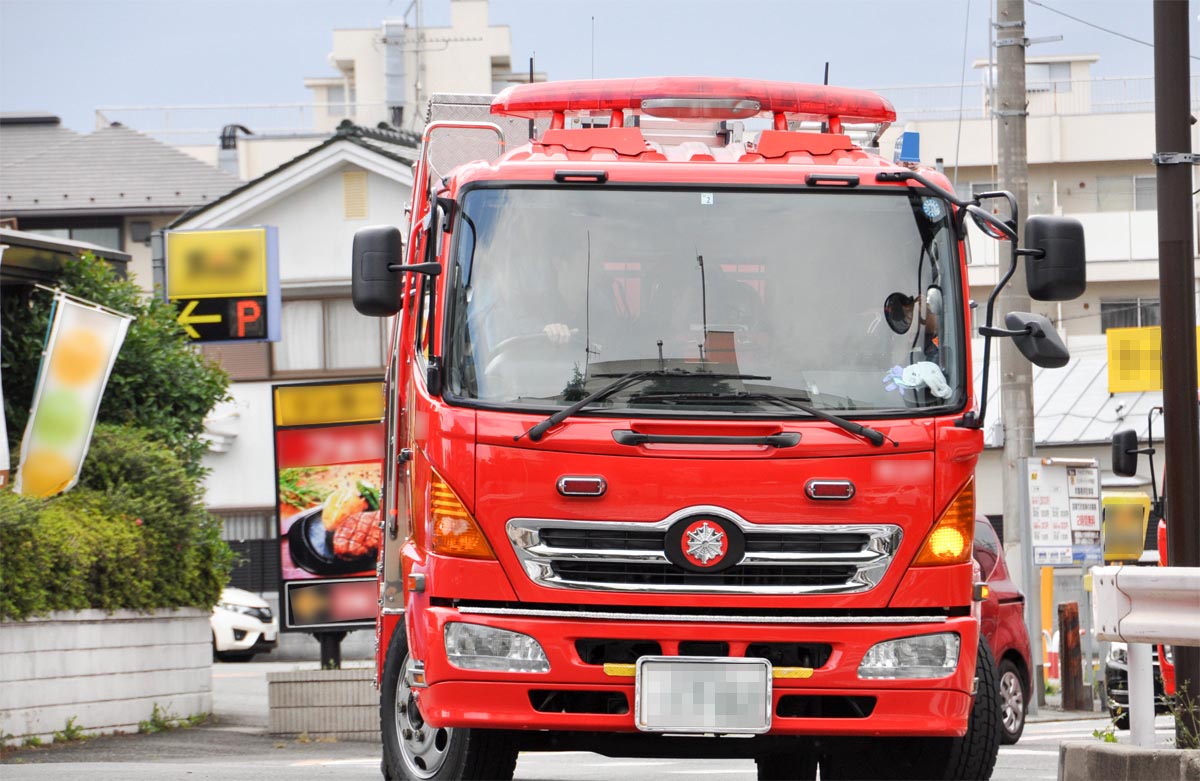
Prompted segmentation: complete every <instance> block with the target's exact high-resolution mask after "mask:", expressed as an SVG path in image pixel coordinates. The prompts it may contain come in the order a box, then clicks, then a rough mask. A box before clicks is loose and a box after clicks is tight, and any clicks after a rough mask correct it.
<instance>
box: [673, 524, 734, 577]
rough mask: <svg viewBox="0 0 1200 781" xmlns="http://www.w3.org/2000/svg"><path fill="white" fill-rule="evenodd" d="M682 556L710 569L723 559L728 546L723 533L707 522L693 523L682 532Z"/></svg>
mask: <svg viewBox="0 0 1200 781" xmlns="http://www.w3.org/2000/svg"><path fill="white" fill-rule="evenodd" d="M683 536H684V539H683V543H684V546H685V547H684V556H685V557H687V558H688V559H690V560H691V561H692V562H693V563H695V564H699V565H700V566H702V567H710V566H712V565H714V564H716V563H717V562H719V561H720V560H721V559H723V558H725V554H726V552H727V551H728V550H729V544H728V542H727V541H726V539H725V532H723V531H721V530H720V528H719V527H716V526H713V525H712V524H710V523H709V522H708V521H698V522H696V523H693V524H692V525H691V526H689V527H688V528H687V529H686V530H685V531H684V535H683Z"/></svg>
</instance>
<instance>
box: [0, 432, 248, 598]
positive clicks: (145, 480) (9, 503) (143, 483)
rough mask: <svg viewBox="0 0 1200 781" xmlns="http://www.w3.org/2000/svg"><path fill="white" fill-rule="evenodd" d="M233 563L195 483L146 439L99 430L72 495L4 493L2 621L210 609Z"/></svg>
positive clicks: (0, 511)
mask: <svg viewBox="0 0 1200 781" xmlns="http://www.w3.org/2000/svg"><path fill="white" fill-rule="evenodd" d="M231 558H232V555H231V554H230V551H229V548H228V546H227V545H226V544H225V543H224V541H222V540H221V538H220V523H219V521H218V520H217V519H216V518H215V517H213V516H211V515H209V514H208V513H207V512H205V510H204V509H203V506H202V505H201V502H200V492H199V489H198V487H197V485H196V480H195V478H193V477H191V476H189V475H188V474H187V471H186V470H185V468H184V466H183V464H182V463H181V462H180V459H179V457H178V456H177V455H176V454H175V453H174V452H173V451H172V450H171V449H170V448H168V447H167V446H166V445H163V444H161V443H160V442H157V441H156V440H154V439H153V438H152V437H151V436H150V435H149V434H148V433H147V432H145V431H140V430H138V429H131V428H128V427H122V426H98V427H97V429H96V436H95V439H94V441H93V443H92V448H91V450H90V451H89V452H88V457H87V460H86V461H85V462H84V467H83V470H82V472H81V480H80V484H79V485H78V486H77V487H76V488H75V489H74V490H72V491H71V492H69V493H66V494H63V495H61V496H57V497H54V498H51V499H46V500H38V499H28V498H25V497H21V496H17V495H16V494H13V493H12V492H0V615H3V616H5V617H8V618H12V619H21V618H25V617H28V616H33V615H38V614H41V613H46V612H49V611H52V610H81V609H85V608H100V609H102V610H118V609H132V610H150V609H153V608H158V607H174V606H181V605H188V606H195V607H201V608H207V607H211V606H212V605H213V604H215V603H216V602H217V600H218V599H219V597H220V594H221V589H222V588H223V587H224V585H225V583H226V582H227V580H228V577H229V567H230V560H231Z"/></svg>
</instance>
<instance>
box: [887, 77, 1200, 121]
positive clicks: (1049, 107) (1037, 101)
mask: <svg viewBox="0 0 1200 781" xmlns="http://www.w3.org/2000/svg"><path fill="white" fill-rule="evenodd" d="M1191 88H1192V109H1193V110H1196V109H1198V108H1200V76H1193V77H1192V80H1191ZM873 91H874V92H878V93H879V94H880V95H883V96H884V97H885V98H887V99H888V100H890V101H891V102H892V105H894V106H895V107H896V113H897V115H898V116H897V119H898V121H900V122H906V121H910V120H911V121H917V120H947V119H958V116H959V111H960V105H961V111H962V117H963V119H987V118H988V113H989V112H988V107H989V105H990V100H989V95H990V90H989V88H988V85H987V83H986V82H974V83H970V84H966V85H959V84H920V85H911V86H899V87H877V88H874V89H873ZM1025 91H1026V93H1027V95H1028V98H1029V114H1030V116H1035V117H1037V116H1052V115H1058V116H1078V115H1083V114H1131V113H1137V112H1150V111H1153V110H1154V79H1153V78H1152V77H1150V76H1145V77H1138V78H1107V79H1086V80H1075V81H1072V80H1062V81H1046V82H1029V83H1028V84H1026V86H1025Z"/></svg>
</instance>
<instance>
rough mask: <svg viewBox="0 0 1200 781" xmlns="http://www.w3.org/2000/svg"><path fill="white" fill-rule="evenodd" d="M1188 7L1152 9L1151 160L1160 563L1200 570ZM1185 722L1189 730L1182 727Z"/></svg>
mask: <svg viewBox="0 0 1200 781" xmlns="http://www.w3.org/2000/svg"><path fill="white" fill-rule="evenodd" d="M1190 24H1191V20H1190V19H1189V17H1188V4H1187V3H1181V2H1177V1H1175V0H1155V3H1154V114H1155V122H1154V143H1155V149H1156V150H1157V152H1156V154H1155V156H1154V162H1155V164H1156V173H1157V179H1158V286H1159V301H1160V302H1161V307H1162V309H1161V311H1162V334H1163V339H1162V375H1163V377H1162V379H1163V417H1164V418H1165V419H1166V420H1167V421H1169V427H1168V429H1167V430H1168V434H1167V436H1166V437H1165V441H1164V442H1163V449H1164V450H1165V451H1166V468H1165V469H1164V475H1163V480H1164V481H1165V482H1166V516H1167V546H1168V559H1167V561H1168V563H1169V564H1170V565H1171V566H1172V567H1196V566H1200V412H1198V410H1197V400H1196V305H1195V301H1194V299H1193V295H1194V290H1195V284H1196V280H1195V272H1194V270H1193V247H1192V193H1191V190H1192V165H1193V162H1192V154H1191V151H1192V137H1191V121H1192V120H1191V114H1190V107H1191V100H1190V97H1191V96H1190V82H1191V79H1190V73H1191V62H1190V58H1189V50H1188V26H1189V25H1190ZM1175 670H1176V677H1177V684H1176V686H1177V690H1178V691H1179V692H1180V693H1186V696H1187V697H1188V698H1189V700H1190V703H1191V706H1192V707H1191V709H1190V711H1189V712H1184V711H1182V710H1177V711H1176V713H1177V718H1176V722H1175V736H1176V745H1179V746H1180V747H1184V746H1183V742H1184V741H1185V740H1187V737H1190V739H1191V742H1192V743H1193V745H1191V746H1187V747H1188V748H1195V747H1196V746H1195V745H1194V743H1195V740H1196V735H1197V727H1198V726H1200V680H1198V679H1200V675H1197V671H1200V648H1196V647H1188V646H1176V647H1175ZM1189 722H1190V723H1189Z"/></svg>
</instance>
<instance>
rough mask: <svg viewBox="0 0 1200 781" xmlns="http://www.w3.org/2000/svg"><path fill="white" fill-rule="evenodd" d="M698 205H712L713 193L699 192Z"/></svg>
mask: <svg viewBox="0 0 1200 781" xmlns="http://www.w3.org/2000/svg"><path fill="white" fill-rule="evenodd" d="M700 205H701V206H712V205H713V194H712V193H700Z"/></svg>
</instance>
